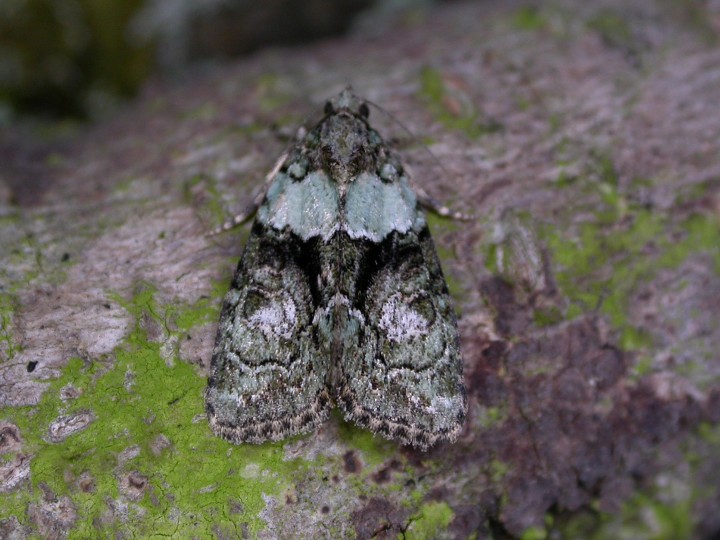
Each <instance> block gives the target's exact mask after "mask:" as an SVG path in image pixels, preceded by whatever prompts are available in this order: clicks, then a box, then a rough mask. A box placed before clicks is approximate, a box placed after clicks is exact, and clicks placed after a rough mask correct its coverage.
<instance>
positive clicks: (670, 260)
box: [542, 159, 720, 350]
mask: <svg viewBox="0 0 720 540" xmlns="http://www.w3.org/2000/svg"><path fill="white" fill-rule="evenodd" d="M598 177H599V178H598V181H596V182H592V183H590V184H586V185H585V186H580V189H583V188H585V189H587V190H588V191H590V192H592V191H594V192H595V193H596V195H595V202H593V203H590V204H589V205H588V206H587V207H586V208H582V210H586V211H587V212H591V213H592V215H593V216H594V219H588V220H586V221H584V222H582V223H579V224H577V225H573V226H562V225H560V226H555V227H552V228H551V227H544V230H543V231H542V233H543V236H544V239H545V241H546V243H547V245H548V247H549V248H550V251H551V253H552V258H553V261H554V265H555V267H556V269H557V283H558V285H559V286H560V288H561V289H562V291H563V292H564V294H565V295H566V296H567V297H568V298H569V299H570V302H571V305H570V307H569V309H568V312H567V314H566V316H567V317H568V318H573V317H575V316H577V315H579V314H581V313H585V312H591V311H595V310H599V311H600V312H602V313H604V314H606V315H607V316H608V318H609V319H610V321H611V322H612V324H613V325H614V326H615V327H616V328H618V329H620V331H621V340H620V344H621V345H622V346H623V348H625V349H626V350H640V349H643V348H645V347H647V346H649V345H650V344H651V342H652V337H651V336H650V334H649V333H648V332H647V331H646V330H645V329H643V328H641V327H638V326H635V325H634V324H633V323H632V322H631V321H630V320H629V315H628V310H629V305H628V302H629V301H630V299H631V298H632V295H633V292H636V291H637V290H638V288H639V287H640V286H642V285H643V284H645V283H649V282H650V281H651V280H652V279H653V277H654V276H656V275H657V273H658V272H659V271H661V270H662V269H668V268H677V267H678V266H680V265H681V264H682V263H683V262H684V261H686V260H687V259H688V257H690V256H691V255H693V254H696V253H704V254H706V255H710V256H711V257H712V258H713V260H714V262H715V267H716V269H717V270H718V271H720V243H718V241H717V239H718V237H719V235H720V224H719V223H718V220H717V219H716V218H715V217H714V216H713V215H706V214H695V215H692V216H690V217H688V218H687V219H685V220H684V221H682V222H673V220H672V217H671V216H668V215H667V214H665V213H660V212H654V211H653V210H652V209H648V208H645V207H642V206H638V205H634V204H632V203H630V202H628V199H627V198H626V197H625V196H624V195H623V194H622V193H621V192H620V191H619V189H618V183H617V177H616V173H615V171H614V167H613V165H612V162H610V161H609V160H606V159H605V160H600V170H599V175H598ZM598 199H599V200H598ZM573 210H574V212H578V211H580V210H579V209H578V208H574V209H573ZM570 218H571V216H568V219H570Z"/></svg>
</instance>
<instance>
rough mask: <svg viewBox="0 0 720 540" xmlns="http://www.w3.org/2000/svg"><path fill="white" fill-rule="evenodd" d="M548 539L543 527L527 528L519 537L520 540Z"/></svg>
mask: <svg viewBox="0 0 720 540" xmlns="http://www.w3.org/2000/svg"><path fill="white" fill-rule="evenodd" d="M547 537H548V533H547V530H545V528H544V527H529V528H527V529H525V531H523V533H522V535H520V539H521V540H545V539H546V538H547Z"/></svg>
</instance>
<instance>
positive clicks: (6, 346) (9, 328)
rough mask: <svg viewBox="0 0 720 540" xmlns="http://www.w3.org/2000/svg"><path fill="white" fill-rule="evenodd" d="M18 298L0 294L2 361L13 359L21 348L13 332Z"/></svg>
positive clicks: (0, 355) (0, 348) (0, 359)
mask: <svg viewBox="0 0 720 540" xmlns="http://www.w3.org/2000/svg"><path fill="white" fill-rule="evenodd" d="M15 302H16V299H15V298H14V297H12V296H11V295H9V294H0V361H2V362H5V361H7V360H12V358H13V357H14V356H15V354H17V353H18V351H19V350H20V346H19V345H18V344H17V343H16V342H15V336H14V334H13V316H14V314H15Z"/></svg>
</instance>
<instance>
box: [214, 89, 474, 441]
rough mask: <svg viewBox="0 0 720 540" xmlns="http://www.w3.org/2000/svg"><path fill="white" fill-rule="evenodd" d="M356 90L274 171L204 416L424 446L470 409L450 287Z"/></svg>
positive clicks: (270, 433)
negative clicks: (346, 426)
mask: <svg viewBox="0 0 720 540" xmlns="http://www.w3.org/2000/svg"><path fill="white" fill-rule="evenodd" d="M367 117H368V109H367V106H366V105H365V104H364V103H363V102H362V101H360V100H359V99H358V98H357V97H356V96H355V95H354V94H353V93H352V92H351V91H350V89H346V90H344V91H343V92H342V93H341V94H340V95H339V96H338V97H337V98H336V99H335V100H333V101H331V102H328V104H327V105H326V108H325V116H324V117H323V119H322V120H321V121H320V122H319V123H318V124H317V125H316V126H315V127H314V128H313V129H312V130H310V131H309V132H308V134H307V135H306V136H305V137H304V138H303V139H302V140H301V141H300V142H299V143H298V144H296V145H295V146H294V147H293V148H292V149H291V150H290V151H289V152H288V155H287V157H286V158H285V159H284V161H282V162H281V164H280V166H279V167H278V168H277V170H276V172H275V174H274V177H273V178H272V179H271V184H270V186H269V188H268V191H267V193H266V195H265V198H264V200H263V201H262V204H261V205H260V207H259V209H258V212H257V218H256V221H255V223H254V225H253V228H252V232H251V235H250V239H249V241H248V244H247V246H246V247H245V251H244V253H243V256H242V258H241V260H240V263H239V265H238V268H237V272H236V274H235V278H234V280H233V284H232V287H231V289H230V291H229V292H228V294H227V296H226V297H225V303H224V306H223V310H222V314H221V316H220V324H219V328H218V334H217V339H216V343H215V349H214V352H213V358H212V371H211V375H210V379H209V381H208V388H207V391H206V404H207V413H208V417H209V419H210V425H211V426H212V428H213V430H214V431H215V433H217V434H219V435H221V436H222V437H224V438H226V439H227V440H229V441H232V442H234V443H242V442H251V443H261V442H264V441H268V440H273V441H274V440H279V439H282V438H284V437H286V436H289V435H294V434H298V433H302V432H307V431H310V430H312V429H313V428H315V427H316V426H317V425H318V424H320V423H321V422H323V421H325V420H326V419H327V416H328V412H329V409H330V408H331V407H332V406H333V404H337V405H338V406H339V407H340V409H341V410H342V411H343V413H344V415H345V417H346V418H347V419H348V420H351V421H354V422H355V423H357V424H359V425H360V426H363V427H366V428H368V429H370V430H372V431H373V432H375V433H379V434H381V435H383V436H384V437H387V438H390V439H396V440H398V441H400V442H401V443H403V444H410V445H413V446H416V447H418V448H421V449H427V448H428V447H429V446H431V445H433V444H434V443H436V442H437V441H441V440H445V441H453V440H455V438H456V437H457V435H458V433H459V431H460V429H461V428H462V422H463V419H464V417H465V410H466V401H465V389H464V386H463V377H462V358H461V356H460V348H459V339H458V332H457V326H456V322H455V316H454V313H453V309H452V305H451V303H450V299H449V295H448V291H447V286H446V284H445V280H444V278H443V275H442V270H441V268H440V264H439V261H438V258H437V254H436V253H435V249H434V246H433V243H432V239H431V238H430V232H429V230H428V227H427V223H426V221H425V216H424V214H423V212H422V209H421V208H420V203H419V202H418V200H417V197H416V195H415V193H414V192H413V190H412V189H411V187H410V183H409V179H408V177H407V176H406V174H405V173H404V170H403V167H402V165H401V163H400V161H399V160H398V158H397V157H396V156H395V155H394V154H393V153H392V152H391V150H390V149H389V148H388V146H387V145H386V144H385V143H384V142H383V140H382V138H381V137H380V135H379V134H378V133H377V132H376V131H375V130H373V129H372V128H371V127H370V125H369V124H368V120H367Z"/></svg>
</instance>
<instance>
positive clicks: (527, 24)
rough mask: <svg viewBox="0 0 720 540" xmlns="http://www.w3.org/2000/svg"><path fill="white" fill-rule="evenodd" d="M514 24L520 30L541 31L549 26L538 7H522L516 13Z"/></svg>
mask: <svg viewBox="0 0 720 540" xmlns="http://www.w3.org/2000/svg"><path fill="white" fill-rule="evenodd" d="M512 20H513V24H514V25H515V27H516V28H519V29H520V30H530V31H532V30H540V29H542V28H544V27H545V26H546V25H547V20H546V19H545V17H544V16H543V14H542V13H541V12H540V9H538V7H537V6H525V7H521V8H520V9H518V10H517V11H516V12H515V16H514V17H513V19H512Z"/></svg>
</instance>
